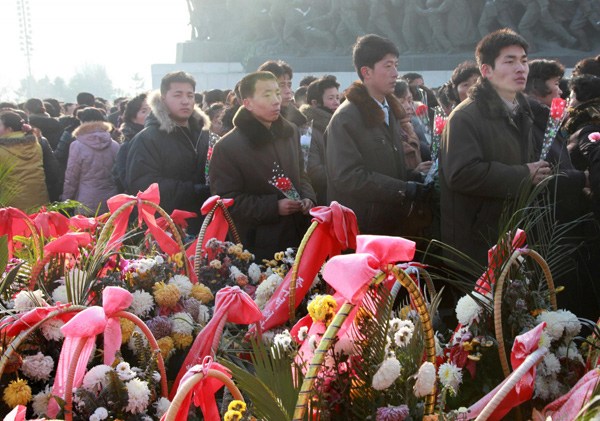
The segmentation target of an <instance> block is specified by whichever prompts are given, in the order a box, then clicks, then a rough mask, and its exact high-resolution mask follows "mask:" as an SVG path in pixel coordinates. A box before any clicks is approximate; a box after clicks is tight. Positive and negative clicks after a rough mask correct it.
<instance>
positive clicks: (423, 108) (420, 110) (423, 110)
mask: <svg viewBox="0 0 600 421" xmlns="http://www.w3.org/2000/svg"><path fill="white" fill-rule="evenodd" d="M428 113H429V107H427V105H425V104H421V105H419V106H418V107H417V109H416V110H415V114H416V115H417V117H425V116H427V114H428Z"/></svg>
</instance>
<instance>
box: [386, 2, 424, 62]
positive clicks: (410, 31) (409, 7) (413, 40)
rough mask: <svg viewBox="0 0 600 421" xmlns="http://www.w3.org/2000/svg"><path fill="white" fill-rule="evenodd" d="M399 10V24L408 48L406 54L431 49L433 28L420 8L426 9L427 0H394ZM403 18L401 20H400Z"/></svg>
mask: <svg viewBox="0 0 600 421" xmlns="http://www.w3.org/2000/svg"><path fill="white" fill-rule="evenodd" d="M392 4H393V5H394V6H396V8H397V9H396V10H399V13H400V16H399V18H398V21H397V25H398V24H399V25H401V28H402V36H403V38H404V42H405V43H406V45H407V46H408V50H407V51H405V52H404V54H410V53H418V52H423V51H427V50H429V48H430V46H431V44H432V28H431V27H430V26H429V22H428V20H427V18H425V17H424V16H423V15H422V14H421V13H420V10H422V9H425V8H426V5H425V0H392ZM400 19H401V20H400Z"/></svg>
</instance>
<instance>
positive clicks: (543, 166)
mask: <svg viewBox="0 0 600 421" xmlns="http://www.w3.org/2000/svg"><path fill="white" fill-rule="evenodd" d="M527 167H528V168H529V175H530V176H531V182H532V183H533V184H539V183H541V182H542V180H544V179H545V178H546V177H548V176H549V175H550V174H552V168H550V164H548V163H547V162H546V161H542V160H539V161H538V162H530V163H529V164H527Z"/></svg>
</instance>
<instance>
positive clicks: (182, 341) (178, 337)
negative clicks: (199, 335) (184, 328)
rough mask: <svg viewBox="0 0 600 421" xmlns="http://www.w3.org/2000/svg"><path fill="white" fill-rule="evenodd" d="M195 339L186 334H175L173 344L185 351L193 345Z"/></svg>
mask: <svg viewBox="0 0 600 421" xmlns="http://www.w3.org/2000/svg"><path fill="white" fill-rule="evenodd" d="M193 340H194V338H193V337H192V335H188V334H186V333H179V332H175V333H173V344H174V345H175V348H177V349H185V348H187V347H188V346H190V345H191V344H192V341H193Z"/></svg>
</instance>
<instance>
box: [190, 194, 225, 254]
mask: <svg viewBox="0 0 600 421" xmlns="http://www.w3.org/2000/svg"><path fill="white" fill-rule="evenodd" d="M219 200H220V201H221V202H223V205H225V207H226V208H229V207H231V206H232V205H233V199H221V196H217V195H214V196H211V197H209V198H208V199H206V201H205V202H204V203H203V204H202V208H201V209H200V212H201V213H202V215H207V214H208V213H209V212H210V211H211V210H212V209H213V208H214V209H215V212H214V213H213V217H212V219H211V221H210V222H209V223H208V226H207V227H206V232H205V233H204V238H203V240H202V250H206V243H207V242H208V240H210V239H211V238H216V239H217V240H218V241H225V238H226V237H227V232H228V231H229V224H228V223H227V219H225V212H223V209H222V208H221V207H220V206H217V202H218V201H219ZM215 206H216V208H215ZM197 245H198V239H196V240H195V241H194V242H193V243H192V244H191V245H190V246H189V247H188V249H187V252H186V253H187V256H188V258H189V257H192V256H194V255H195V254H196V247H197Z"/></svg>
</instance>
